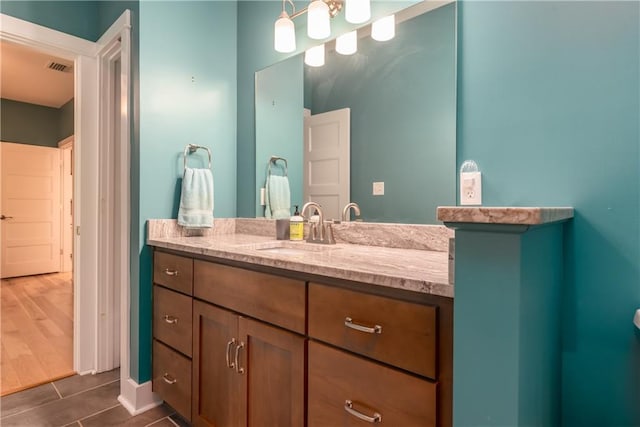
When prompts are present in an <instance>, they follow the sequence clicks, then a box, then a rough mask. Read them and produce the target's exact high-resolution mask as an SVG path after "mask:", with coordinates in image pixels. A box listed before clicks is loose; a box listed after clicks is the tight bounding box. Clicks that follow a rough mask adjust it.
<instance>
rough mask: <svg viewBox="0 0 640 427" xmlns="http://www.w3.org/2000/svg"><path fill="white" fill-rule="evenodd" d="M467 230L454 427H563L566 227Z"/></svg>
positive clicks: (459, 236)
mask: <svg viewBox="0 0 640 427" xmlns="http://www.w3.org/2000/svg"><path fill="white" fill-rule="evenodd" d="M461 227H462V229H458V230H456V276H455V278H456V283H455V287H456V288H455V310H454V321H453V323H454V325H455V326H454V327H455V332H454V337H453V339H454V342H453V347H454V349H455V351H454V354H453V364H454V372H453V406H454V425H456V426H465V427H466V426H547V427H556V426H559V425H560V404H561V399H560V396H561V395H560V391H561V375H560V332H561V329H562V328H561V324H560V309H559V305H560V297H561V293H562V278H563V275H562V273H563V269H562V262H563V260H562V248H563V245H562V238H563V225H562V224H555V225H551V226H543V227H534V228H531V229H529V230H527V231H524V228H523V227H519V226H511V227H509V226H502V225H481V226H476V225H475V224H474V227H469V228H468V229H465V227H464V224H462V225H461ZM488 248H490V249H491V250H487V249H488Z"/></svg>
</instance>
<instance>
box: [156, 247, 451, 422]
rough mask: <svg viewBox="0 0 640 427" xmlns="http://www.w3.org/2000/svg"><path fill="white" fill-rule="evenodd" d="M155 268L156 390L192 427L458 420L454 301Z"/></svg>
mask: <svg viewBox="0 0 640 427" xmlns="http://www.w3.org/2000/svg"><path fill="white" fill-rule="evenodd" d="M154 262H155V264H154V283H155V286H154V347H153V371H154V379H153V386H154V391H157V392H158V393H159V394H160V396H161V397H162V398H163V399H165V400H166V401H167V402H168V403H169V404H170V405H171V406H173V407H174V408H175V409H176V410H177V411H178V412H179V413H180V414H181V415H183V416H185V417H186V418H187V419H189V420H190V421H191V423H192V424H193V425H194V426H216V427H244V426H252V427H265V426H278V427H287V426H290V427H305V426H307V427H328V426H331V427H332V426H354V427H356V426H360V425H367V424H369V423H378V422H379V421H376V419H377V417H380V418H381V419H382V421H381V422H382V423H384V424H385V425H393V426H403V427H404V426H407V427H414V426H415V427H430V426H435V427H450V426H451V425H452V360H453V354H452V351H453V349H452V323H453V301H452V300H451V299H448V298H442V297H436V296H432V295H417V296H416V295H406V294H405V295H404V296H402V295H401V294H399V293H398V292H397V291H391V290H386V291H385V290H383V291H382V292H383V293H382V294H380V293H377V292H376V293H375V294H374V293H370V292H372V291H373V289H374V288H369V287H368V286H367V285H364V284H362V285H360V284H353V283H351V284H346V283H345V284H344V285H343V283H342V282H341V281H336V280H333V281H331V283H332V285H328V284H324V283H316V282H313V281H312V282H307V281H305V280H304V279H297V278H295V277H296V276H295V275H292V277H293V278H292V277H284V276H280V275H279V274H276V273H274V274H270V273H263V272H258V271H253V270H250V269H245V268H240V267H233V266H229V265H223V264H219V263H216V262H211V261H206V260H200V259H195V260H194V259H189V258H186V257H180V256H177V255H173V254H170V253H165V252H162V251H156V253H155V257H154ZM167 271H168V273H167ZM175 271H178V273H177V274H173V273H174V272H175ZM301 277H302V276H301ZM361 289H362V290H361ZM186 291H189V292H192V294H193V295H192V296H191V295H190V294H187V293H185V292H186ZM377 291H380V288H377ZM185 298H186V299H185ZM187 307H188V308H187ZM189 310H191V311H189ZM185 312H189V313H192V316H191V319H190V322H187V321H186V320H185V321H182V319H183V318H184V316H185ZM166 316H168V317H166ZM176 317H178V318H179V319H180V320H179V321H178V322H172V320H173V319H174V318H176ZM167 320H169V322H167ZM178 325H181V326H180V327H182V328H187V329H191V330H192V332H190V331H187V330H186V329H182V330H180V329H179V327H178ZM185 372H186V373H185ZM174 380H176V381H174ZM185 387H187V388H190V390H191V392H190V393H186V392H184V389H185Z"/></svg>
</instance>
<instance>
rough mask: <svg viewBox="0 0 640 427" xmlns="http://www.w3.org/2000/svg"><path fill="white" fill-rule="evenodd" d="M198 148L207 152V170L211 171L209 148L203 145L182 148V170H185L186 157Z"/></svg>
mask: <svg viewBox="0 0 640 427" xmlns="http://www.w3.org/2000/svg"><path fill="white" fill-rule="evenodd" d="M200 148H201V149H203V150H206V151H207V154H208V155H209V169H211V150H209V148H207V147H205V146H203V145H196V144H188V145H187V146H186V147H184V169H185V170H186V169H187V156H188V155H189V154H193V153H195V152H196V151H197V150H198V149H200Z"/></svg>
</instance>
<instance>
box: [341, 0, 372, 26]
mask: <svg viewBox="0 0 640 427" xmlns="http://www.w3.org/2000/svg"><path fill="white" fill-rule="evenodd" d="M345 8H346V10H345V13H344V15H345V16H344V18H345V19H346V20H347V22H351V23H352V24H362V23H363V22H366V21H368V20H369V19H370V18H371V3H370V2H369V0H346V4H345Z"/></svg>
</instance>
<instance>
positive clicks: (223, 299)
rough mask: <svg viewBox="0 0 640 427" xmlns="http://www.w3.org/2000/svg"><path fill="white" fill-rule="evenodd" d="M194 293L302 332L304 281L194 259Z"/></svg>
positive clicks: (199, 296) (213, 301)
mask: <svg viewBox="0 0 640 427" xmlns="http://www.w3.org/2000/svg"><path fill="white" fill-rule="evenodd" d="M193 270H194V295H195V296H196V297H198V298H201V299H203V300H205V301H208V302H211V303H213V304H218V305H221V306H223V307H227V308H230V309H231V310H234V311H237V312H240V313H242V314H246V315H247V316H250V317H255V318H256V319H260V320H264V321H265V322H269V323H272V324H274V325H278V326H282V327H283V328H286V329H289V330H291V331H294V332H298V333H301V334H304V332H305V283H304V282H303V281H301V280H294V279H288V278H285V277H279V276H274V275H271V274H265V273H258V272H255V271H250V270H244V269H241V268H235V267H229V266H226V265H220V264H215V263H212V262H207V261H200V260H196V261H195V262H194V266H193Z"/></svg>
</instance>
